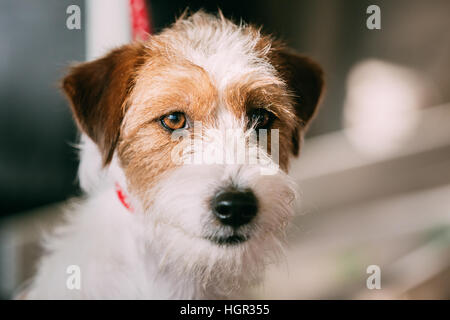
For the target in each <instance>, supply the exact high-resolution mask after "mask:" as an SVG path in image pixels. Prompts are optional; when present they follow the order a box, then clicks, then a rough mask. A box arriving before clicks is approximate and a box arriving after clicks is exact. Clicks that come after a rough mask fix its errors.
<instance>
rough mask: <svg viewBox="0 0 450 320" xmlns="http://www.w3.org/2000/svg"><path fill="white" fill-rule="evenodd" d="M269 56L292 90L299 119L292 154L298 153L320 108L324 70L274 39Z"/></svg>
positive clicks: (293, 137) (293, 139)
mask: <svg viewBox="0 0 450 320" xmlns="http://www.w3.org/2000/svg"><path fill="white" fill-rule="evenodd" d="M269 59H270V61H271V63H272V65H273V66H274V67H275V68H276V69H277V71H278V72H279V74H280V76H281V78H282V79H283V80H284V81H286V84H287V86H288V89H289V90H290V91H291V92H292V93H293V98H294V99H293V100H294V102H295V110H296V114H297V117H298V123H297V126H296V128H295V132H294V134H293V136H292V142H293V154H294V155H298V153H299V150H300V145H301V141H302V138H303V135H304V132H305V131H306V129H307V128H308V125H309V124H310V123H311V120H312V119H313V118H314V116H315V114H316V112H317V106H318V104H319V102H320V98H321V95H322V92H323V87H324V80H323V71H322V69H321V68H320V66H319V65H318V64H317V63H315V62H314V61H313V60H311V59H309V58H307V57H304V56H301V55H299V54H297V53H295V52H293V51H292V50H289V49H287V48H286V47H284V46H283V45H282V44H280V43H279V42H274V43H273V45H272V49H271V50H270V52H269Z"/></svg>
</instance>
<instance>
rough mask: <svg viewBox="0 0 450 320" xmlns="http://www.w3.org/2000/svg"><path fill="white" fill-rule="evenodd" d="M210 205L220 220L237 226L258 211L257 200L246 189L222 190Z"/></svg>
mask: <svg viewBox="0 0 450 320" xmlns="http://www.w3.org/2000/svg"><path fill="white" fill-rule="evenodd" d="M211 207H212V210H213V212H214V214H215V215H216V217H217V218H219V220H220V222H222V223H223V224H225V225H228V226H232V227H235V228H237V227H239V226H242V225H244V224H246V223H249V222H250V220H252V219H253V217H254V216H255V215H256V212H257V211H258V200H257V199H256V197H255V195H254V194H253V192H252V191H251V190H248V189H247V190H243V191H240V190H232V191H222V192H219V193H218V194H217V195H216V196H215V197H214V199H213V200H212V203H211Z"/></svg>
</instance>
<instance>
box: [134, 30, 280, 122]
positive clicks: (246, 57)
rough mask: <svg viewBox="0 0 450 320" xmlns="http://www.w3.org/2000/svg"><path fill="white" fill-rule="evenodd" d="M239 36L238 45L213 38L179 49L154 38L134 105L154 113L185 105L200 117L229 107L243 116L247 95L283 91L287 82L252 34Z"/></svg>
mask: <svg viewBox="0 0 450 320" xmlns="http://www.w3.org/2000/svg"><path fill="white" fill-rule="evenodd" d="M163 40H167V39H163ZM171 40H172V41H173V39H172V38H171ZM237 40H240V42H239V43H237V44H234V45H232V44H231V43H226V44H225V45H224V44H223V43H220V42H218V41H217V39H212V40H211V39H210V42H212V43H207V42H208V41H206V40H203V45H202V46H201V45H198V44H197V45H196V46H195V45H194V44H192V43H189V45H188V44H185V45H184V46H178V47H176V48H174V47H173V44H172V43H170V42H165V41H154V42H153V43H152V44H151V45H153V47H151V50H152V51H153V52H152V53H151V54H149V55H148V61H147V62H146V63H145V64H144V65H143V67H141V69H140V70H139V73H138V76H137V78H136V81H135V85H134V88H133V93H132V99H131V100H132V103H133V105H136V106H139V105H140V106H142V108H145V109H147V112H148V114H149V115H162V114H164V113H168V112H171V111H179V110H176V109H177V108H180V107H181V108H182V109H183V110H186V111H188V112H190V113H191V114H193V115H194V116H195V118H196V120H201V119H205V118H207V117H209V116H210V115H212V114H213V113H216V115H217V112H216V111H217V110H216V109H218V108H220V109H224V108H225V109H228V110H229V111H230V112H232V113H233V114H234V115H235V117H237V118H242V116H243V115H244V113H245V109H246V107H245V100H246V97H247V96H250V95H251V94H252V93H253V96H255V94H254V93H255V92H257V91H258V89H260V88H265V87H272V88H275V87H278V88H280V90H281V88H283V82H282V81H281V80H280V79H279V78H278V76H277V74H276V71H275V69H274V67H273V66H272V65H271V64H270V63H269V62H268V60H267V59H266V58H265V57H263V56H262V55H261V52H259V51H258V50H257V49H256V48H255V43H252V44H251V45H250V44H249V42H250V41H251V40H252V38H250V37H249V36H247V37H242V38H241V39H237ZM155 46H157V50H155ZM163 46H166V48H165V49H164V50H162V48H161V47H163ZM168 52H169V53H168ZM265 92H267V91H265Z"/></svg>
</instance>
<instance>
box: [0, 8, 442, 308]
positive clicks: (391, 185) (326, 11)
mask: <svg viewBox="0 0 450 320" xmlns="http://www.w3.org/2000/svg"><path fill="white" fill-rule="evenodd" d="M102 2H103V7H101V10H103V11H100V12H102V14H101V17H100V16H99V15H98V12H99V9H98V6H102V4H99V3H102ZM95 3H96V4H94V1H92V0H86V1H81V0H70V1H66V0H2V1H1V2H0V101H1V105H0V298H4V299H7V298H10V297H11V295H12V294H13V292H14V290H16V289H17V288H18V287H19V285H20V284H21V283H23V282H24V281H25V280H26V279H28V278H29V277H30V276H31V275H32V274H33V272H34V268H35V265H36V259H37V257H38V256H39V254H40V249H39V239H40V235H41V234H42V231H45V230H48V229H49V228H51V227H52V226H53V225H54V224H55V223H57V222H58V220H59V219H60V217H61V215H62V210H63V208H64V205H65V202H66V201H67V200H68V199H70V198H72V197H74V196H79V195H80V191H79V189H78V187H77V181H76V170H77V154H76V152H75V149H74V147H73V145H74V143H76V141H77V132H76V128H75V126H74V124H73V121H72V118H71V114H70V112H69V107H68V104H67V102H66V101H65V99H64V98H63V96H62V94H61V92H60V91H59V88H58V86H59V85H58V81H59V79H61V77H62V75H63V74H64V72H65V70H66V67H67V65H68V64H69V63H71V62H74V61H84V60H86V59H90V58H92V57H94V56H96V55H97V54H98V50H97V49H98V48H96V46H95V45H96V43H97V42H96V39H98V38H99V37H102V38H105V39H106V38H107V37H108V36H110V35H111V34H113V35H115V37H116V38H115V39H113V40H112V42H111V46H113V45H114V44H115V42H114V41H116V42H118V44H120V42H126V41H128V40H129V39H130V38H131V35H130V31H129V29H127V25H124V24H123V23H122V24H121V23H120V21H119V22H118V21H117V20H115V19H114V17H115V15H117V14H122V15H123V14H124V12H125V14H128V13H127V12H126V10H127V4H128V1H127V0H109V1H107V4H105V1H104V0H101V1H100V0H95ZM73 4H75V5H78V6H79V8H80V9H81V19H82V24H81V29H74V30H69V29H68V28H67V27H66V20H67V18H68V16H69V14H67V13H66V9H67V7H68V6H70V5H73ZM373 4H375V5H378V6H379V8H380V9H381V29H380V30H369V29H368V28H367V27H366V20H367V19H368V18H369V16H370V14H367V13H366V9H367V7H368V6H369V5H373ZM95 6H97V8H94V7H95ZM186 7H189V8H190V9H191V10H197V9H199V8H204V9H205V10H207V11H211V12H215V11H217V8H221V9H222V10H223V12H224V14H225V16H227V17H232V18H234V19H235V20H236V21H239V20H240V19H241V18H242V19H243V20H244V21H246V22H251V23H255V24H258V25H263V26H264V27H263V30H264V31H265V32H268V33H272V34H274V35H276V36H277V37H280V38H282V39H284V40H285V41H286V42H287V43H288V44H289V45H290V46H291V47H293V48H295V49H296V50H297V51H299V52H302V53H304V54H306V55H309V56H311V57H313V58H314V59H315V60H317V61H318V62H319V63H320V64H321V65H322V67H323V69H324V70H325V74H326V82H327V90H326V94H325V97H324V100H323V103H322V107H321V111H320V113H319V114H318V116H317V118H316V120H315V122H314V124H313V126H312V127H311V129H310V131H309V133H308V136H307V138H306V142H305V144H304V147H303V150H302V154H301V157H300V159H299V160H296V161H295V162H294V163H293V165H292V169H291V173H292V175H293V176H294V177H295V178H296V179H297V180H298V182H299V185H300V190H301V193H302V199H301V203H300V204H299V205H298V210H297V216H296V218H295V219H294V223H293V224H292V227H291V228H290V230H289V243H288V248H287V250H286V258H285V259H284V260H283V261H282V263H280V264H279V265H278V266H273V267H270V268H269V270H268V272H267V276H266V280H265V281H264V283H263V285H261V286H259V287H257V288H253V289H252V290H250V291H249V292H248V295H249V297H252V298H270V299H305V298H306V299H326V298H340V299H449V298H450V72H449V70H450V37H449V34H450V19H449V16H450V1H448V0H432V1H425V0H397V1H375V0H374V1H366V0H358V1H356V0H355V1H340V0H302V1H300V0H299V1H275V0H258V1H240V0H239V1H238V0H227V1H215V2H212V1H209V2H207V3H206V2H202V1H180V0H173V1H170V2H169V1H163V0H159V1H156V0H152V1H147V10H148V15H149V17H150V20H151V29H152V32H158V31H160V30H161V29H162V28H164V27H166V26H168V25H169V24H170V23H171V22H173V20H174V18H175V17H176V16H178V15H179V14H180V13H181V12H182V11H183V10H184V9H185V8H186ZM93 12H96V14H97V16H95V15H93ZM99 17H100V18H99ZM105 49H107V48H100V51H101V50H105ZM96 50H97V51H96ZM371 265H377V266H379V267H380V270H381V289H379V290H377V289H374V290H369V289H368V288H367V286H366V280H367V278H368V277H369V276H370V275H371V274H368V273H367V268H368V267H369V266H371Z"/></svg>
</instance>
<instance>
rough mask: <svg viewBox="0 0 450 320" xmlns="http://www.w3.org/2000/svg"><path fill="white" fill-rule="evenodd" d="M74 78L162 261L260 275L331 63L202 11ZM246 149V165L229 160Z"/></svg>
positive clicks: (76, 107) (207, 272) (287, 212)
mask: <svg viewBox="0 0 450 320" xmlns="http://www.w3.org/2000/svg"><path fill="white" fill-rule="evenodd" d="M63 86H64V90H65V92H66V93H67V95H68V97H69V99H70V101H71V104H72V109H73V112H74V114H75V118H76V120H77V122H78V124H79V126H80V128H81V130H82V131H83V132H84V133H85V134H87V135H88V136H89V137H90V138H91V139H92V140H93V141H94V142H95V143H96V144H97V145H98V148H99V150H100V152H101V154H102V157H103V159H102V161H103V164H104V166H105V167H107V166H108V165H109V164H110V162H111V160H112V159H113V158H117V160H118V161H117V162H118V163H119V165H120V168H121V170H122V171H123V173H124V176H125V177H126V184H127V186H126V187H127V190H128V192H129V193H130V194H131V196H132V198H133V199H135V200H136V202H138V203H135V204H134V205H135V206H137V207H139V208H140V209H141V211H143V212H144V216H145V223H148V229H149V233H151V239H152V241H151V242H152V244H151V245H152V246H153V247H154V248H156V249H157V250H156V251H157V252H158V254H159V255H160V258H161V266H163V267H166V268H172V269H173V268H175V269H177V271H179V272H190V273H191V274H196V275H198V276H199V277H201V278H202V279H206V278H209V280H211V278H214V279H215V280H216V281H223V282H224V283H223V284H224V285H223V287H227V286H228V285H226V284H225V282H226V283H227V284H230V283H233V281H231V280H233V279H234V280H236V281H240V280H242V279H243V278H244V279H252V278H254V276H255V275H256V274H257V273H258V270H259V268H260V267H261V266H262V265H263V264H264V262H265V261H266V260H267V259H266V258H267V257H268V255H269V253H270V252H274V251H275V250H273V249H274V248H275V247H277V246H278V245H279V240H280V239H281V237H282V234H283V231H284V227H285V225H286V224H287V222H288V221H289V218H290V216H291V215H292V204H293V199H294V197H295V191H294V188H293V184H292V182H291V181H290V180H289V178H288V177H287V175H286V173H285V172H286V171H287V168H288V164H289V157H290V156H292V155H297V154H298V152H299V148H300V142H301V137H302V135H303V134H304V131H305V129H306V127H307V125H308V124H309V122H310V120H311V118H312V117H313V115H314V113H315V109H316V106H317V103H318V100H319V97H320V94H321V91H322V74H321V70H320V68H319V67H317V65H315V64H314V63H312V62H311V61H310V60H308V59H307V58H304V57H301V56H299V55H296V54H294V53H292V52H290V51H288V50H286V49H284V48H283V47H282V46H280V45H279V44H277V43H273V42H272V41H271V39H270V38H269V37H264V36H262V35H260V34H259V31H257V29H255V28H253V27H238V26H236V25H234V24H233V23H231V22H230V21H228V20H225V19H224V18H223V17H220V18H216V17H212V16H209V15H206V14H203V13H197V14H195V15H193V16H191V17H189V18H188V19H180V20H179V21H177V22H176V23H175V25H174V26H172V27H171V28H170V29H167V30H165V31H163V32H162V33H161V34H159V35H156V36H153V37H152V38H151V39H150V40H149V41H148V42H146V43H137V44H132V45H127V46H124V47H121V48H119V49H116V50H114V51H112V52H111V53H110V54H108V55H107V56H105V57H104V58H101V59H99V60H96V61H93V62H89V63H85V64H81V65H79V66H76V67H74V68H73V69H72V71H71V73H70V74H69V75H68V76H67V77H66V78H65V79H64V83H63ZM260 129H264V130H266V131H264V130H262V131H261V130H260ZM264 132H266V133H267V134H265V133H264ZM273 133H275V134H273ZM266 140H267V146H268V147H267V149H264V148H262V147H261V145H262V144H261V143H260V142H261V141H266ZM237 145H240V146H244V149H245V150H246V151H245V154H244V156H243V158H242V159H241V160H243V161H239V160H238V159H237V157H239V156H238V155H237V156H236V157H235V156H232V157H229V155H230V154H233V155H236V154H235V152H236V148H237V147H236V146H237ZM211 150H212V152H211ZM252 152H253V154H257V156H256V158H257V159H259V160H262V159H263V160H264V161H256V162H255V161H253V162H251V161H249V159H250V157H249V154H252ZM211 158H213V159H211ZM180 160H181V161H180ZM186 160H190V161H186ZM278 164H279V167H278ZM268 168H269V169H271V170H269V171H266V172H264V170H265V169H266V170H267V169H268ZM274 168H275V170H273V169H274ZM223 279H226V280H223ZM235 284H236V283H233V285H235Z"/></svg>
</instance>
